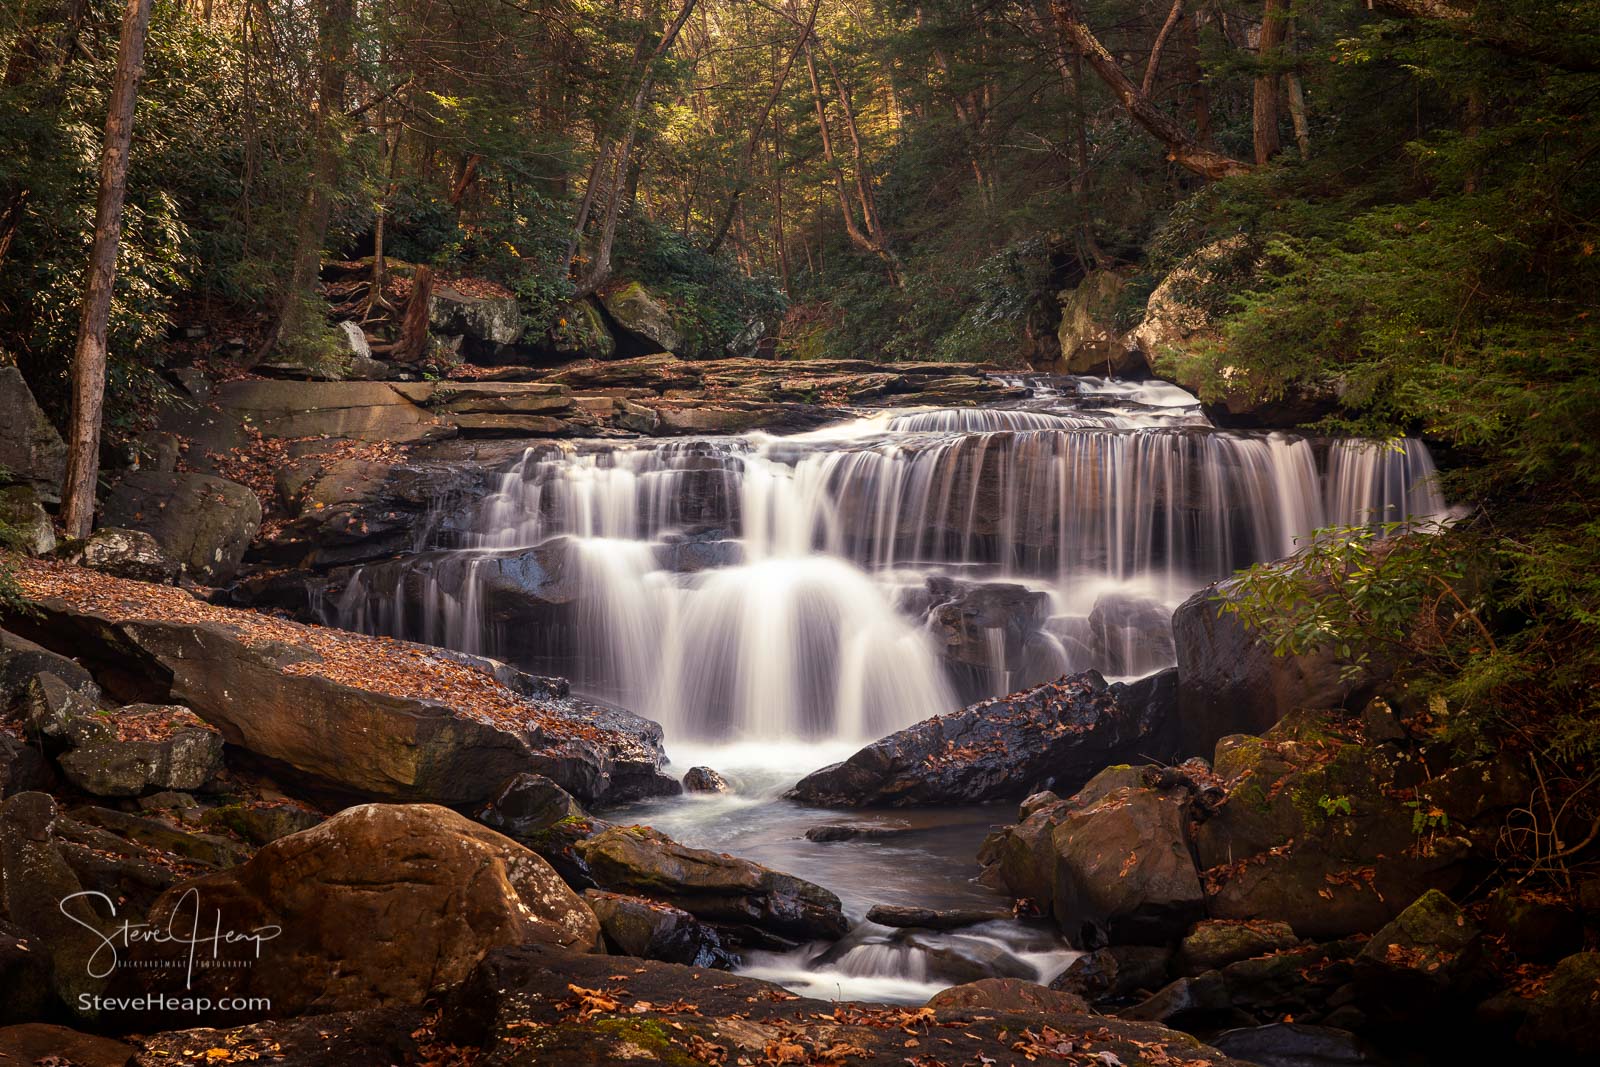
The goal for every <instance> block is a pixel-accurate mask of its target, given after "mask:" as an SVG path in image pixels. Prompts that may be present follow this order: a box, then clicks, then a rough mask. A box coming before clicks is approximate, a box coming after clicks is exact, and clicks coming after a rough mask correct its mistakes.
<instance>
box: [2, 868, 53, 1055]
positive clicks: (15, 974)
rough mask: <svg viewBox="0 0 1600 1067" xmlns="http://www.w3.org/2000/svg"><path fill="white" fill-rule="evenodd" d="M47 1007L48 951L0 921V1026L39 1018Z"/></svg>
mask: <svg viewBox="0 0 1600 1067" xmlns="http://www.w3.org/2000/svg"><path fill="white" fill-rule="evenodd" d="M0 899H3V898H0ZM49 1003H50V954H49V951H48V950H46V949H43V948H41V947H40V946H37V945H35V944H33V943H32V939H31V938H30V937H29V936H28V933H27V931H25V930H23V929H22V928H21V927H19V926H13V925H12V924H11V923H8V922H5V921H3V920H0V1026H5V1025H9V1024H11V1023H25V1022H28V1021H30V1020H33V1019H38V1018H42V1017H43V1016H44V1013H45V1009H46V1007H47V1006H48V1005H49ZM4 1049H5V1046H4V1044H3V1043H0V1052H3V1051H4ZM24 1062H31V1061H24Z"/></svg>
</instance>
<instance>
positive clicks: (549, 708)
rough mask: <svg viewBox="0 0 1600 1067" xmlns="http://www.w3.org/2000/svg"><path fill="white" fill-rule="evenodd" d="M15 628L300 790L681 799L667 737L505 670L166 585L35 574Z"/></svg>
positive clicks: (30, 573) (403, 797)
mask: <svg viewBox="0 0 1600 1067" xmlns="http://www.w3.org/2000/svg"><path fill="white" fill-rule="evenodd" d="M17 580H18V583H19V585H20V586H21V588H22V590H23V592H24V593H25V594H26V595H27V597H28V598H29V599H30V600H31V601H32V602H33V606H34V608H35V609H36V610H35V611H34V612H33V613H32V614H30V615H25V616H23V615H19V617H17V618H15V619H12V620H10V623H9V624H10V625H12V626H13V627H15V628H16V629H18V630H19V631H21V632H23V633H25V634H26V635H27V636H28V637H30V638H31V639H33V640H37V641H38V642H39V643H40V644H42V645H44V646H45V647H54V648H59V649H64V650H69V651H71V652H72V653H74V654H76V655H77V656H79V657H80V658H82V659H83V660H85V661H86V662H90V663H92V664H94V665H96V666H97V667H100V668H102V673H106V674H108V675H109V676H114V677H116V678H118V679H119V680H120V682H121V688H123V689H125V690H126V693H119V694H118V695H123V696H127V697H129V698H130V699H140V700H159V701H169V700H170V701H177V702H181V703H183V704H185V705H187V706H188V707H190V708H192V709H194V711H195V712H196V713H197V714H198V715H199V716H200V717H201V718H203V719H205V720H206V721H207V722H209V723H211V725H213V726H215V727H216V728H217V729H218V730H219V731H220V732H221V733H222V736H223V738H224V739H225V740H226V741H227V742H228V743H229V744H230V745H234V746H236V747H238V748H240V749H243V750H245V751H247V752H249V753H253V754H254V755H255V756H257V757H261V758H264V759H265V760H267V761H269V764H270V766H271V767H272V768H273V770H274V771H275V773H276V774H277V775H279V776H281V777H283V778H284V779H286V780H290V781H294V782H297V783H298V784H300V785H302V786H303V787H305V788H307V789H311V790H315V791H322V792H326V793H329V794H333V795H338V796H342V797H346V798H357V799H368V800H398V801H428V802H432V803H439V804H445V805H450V806H457V807H464V806H467V805H473V804H481V803H483V802H485V801H487V800H489V799H490V798H491V796H492V795H493V794H494V792H495V790H496V789H498V788H499V787H500V786H501V785H502V784H503V783H504V782H505V781H506V780H507V779H509V778H511V777H512V776H513V775H515V774H518V773H521V772H537V773H540V774H543V775H545V776H547V777H549V778H550V779H551V780H553V781H555V782H558V783H559V784H560V785H561V786H562V787H563V788H565V789H566V790H567V791H568V792H570V793H572V794H573V795H574V796H577V797H580V798H581V799H583V800H584V801H586V802H590V803H592V802H595V801H623V800H629V799H634V798H637V797H643V796H658V795H661V794H664V793H673V792H676V791H677V790H678V788H679V787H678V784H677V782H676V781H675V780H673V779H672V778H669V777H667V776H666V775H664V774H662V773H661V772H660V770H659V768H660V765H661V762H662V752H661V728H660V727H659V726H657V725H656V724H655V723H653V722H650V721H649V720H647V719H642V718H639V717H638V716H635V715H632V714H630V713H628V712H624V711H621V710H619V709H613V708H602V707H598V706H596V705H592V704H588V703H586V702H583V701H579V700H576V699H574V698H572V697H571V696H569V695H568V694H567V691H566V684H565V683H564V682H560V681H558V680H550V679H538V678H534V677H533V676H531V675H525V674H522V673H521V672H519V671H516V670H514V669H512V668H509V667H506V666H505V665H503V664H498V663H496V662H494V661H492V660H483V659H481V658H478V657H470V656H462V655H461V654H459V653H450V652H444V651H440V650H438V649H431V648H425V647H422V646H418V645H412V644H408V643H406V642H401V641H395V640H390V639H386V638H373V637H365V636H361V635H357V634H350V633H346V632H343V631H339V630H330V629H325V628H323V627H319V626H309V625H305V624H301V623H293V622H289V621H287V620H283V619H279V618H275V617H271V616H265V615H259V614H256V613H253V612H247V611H238V610H235V609H230V608H222V607H217V606H215V605H212V604H208V603H205V602H204V601H201V600H199V599H196V598H195V597H193V596H192V595H190V594H189V593H187V592H184V591H183V590H180V589H175V588H173V587H171V586H157V585H151V584H148V583H143V582H132V581H126V580H123V579H119V578H112V577H109V576H106V575H102V574H96V573H94V572H91V571H86V570H82V569H80V568H76V567H69V566H64V565H60V564H49V563H42V562H27V563H24V564H22V565H21V566H20V567H19V568H18V571H17Z"/></svg>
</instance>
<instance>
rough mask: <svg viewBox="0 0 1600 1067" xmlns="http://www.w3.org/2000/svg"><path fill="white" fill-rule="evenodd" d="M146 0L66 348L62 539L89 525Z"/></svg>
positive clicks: (135, 1) (127, 53)
mask: <svg viewBox="0 0 1600 1067" xmlns="http://www.w3.org/2000/svg"><path fill="white" fill-rule="evenodd" d="M149 29H150V0H128V4H127V7H126V8H125V9H124V10H123V13H122V36H121V38H120V40H119V41H118V43H117V70H116V75H115V77H114V80H113V81H112V85H111V103H110V106H109V107H108V108H107V109H106V138H105V147H104V149H103V151H102V154H101V157H100V195H99V198H98V199H97V200H96V202H95V211H94V243H93V245H92V246H91V248H90V251H89V270H88V275H87V278H86V280H85V285H84V294H83V311H82V314H81V316H80V317H79V319H78V341H77V346H76V347H75V348H74V350H73V353H72V419H71V426H70V429H69V446H68V451H67V477H66V484H65V486H64V487H63V488H62V491H61V503H62V523H63V525H64V526H65V527H66V532H67V536H68V537H87V536H89V530H90V528H91V527H92V526H93V524H94V490H95V483H96V482H97V481H98V480H99V477H100V422H101V415H102V412H103V410H104V408H105V396H106V332H107V326H108V322H109V319H110V316H111V297H112V292H113V287H114V286H115V284H116V278H117V249H118V248H119V247H120V246H121V243H122V206H123V201H124V199H125V197H126V195H127V188H128V154H129V147H130V145H131V143H132V140H133V110H134V103H135V101H136V99H137V97H138V92H139V78H140V76H141V75H142V74H143V73H144V42H145V37H146V36H147V34H148V33H149Z"/></svg>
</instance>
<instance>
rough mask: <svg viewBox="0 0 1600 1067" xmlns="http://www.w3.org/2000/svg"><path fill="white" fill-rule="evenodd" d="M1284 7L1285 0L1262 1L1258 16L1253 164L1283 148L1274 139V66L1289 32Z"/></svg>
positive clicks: (1275, 82)
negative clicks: (1258, 69) (1258, 66)
mask: <svg viewBox="0 0 1600 1067" xmlns="http://www.w3.org/2000/svg"><path fill="white" fill-rule="evenodd" d="M1287 6H1288V5H1287V3H1286V0H1266V7H1265V8H1264V9H1263V12H1262V15H1261V44H1260V47H1258V48H1257V49H1256V59H1257V62H1259V63H1260V64H1261V65H1262V69H1261V70H1260V71H1259V72H1258V73H1257V74H1256V84H1255V101H1254V108H1253V110H1252V117H1251V132H1252V133H1253V135H1254V141H1255V151H1256V163H1257V164H1261V163H1265V162H1267V161H1268V160H1270V159H1271V158H1272V157H1273V156H1275V155H1277V154H1278V152H1279V151H1281V150H1282V148H1283V142H1282V141H1281V140H1280V139H1279V137H1278V81H1279V74H1278V70H1277V63H1278V61H1279V59H1280V56H1279V55H1278V52H1279V49H1280V48H1281V47H1282V45H1283V40H1284V37H1285V35H1286V34H1287V33H1288V29H1289V20H1288V18H1287V17H1286V15H1287Z"/></svg>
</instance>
